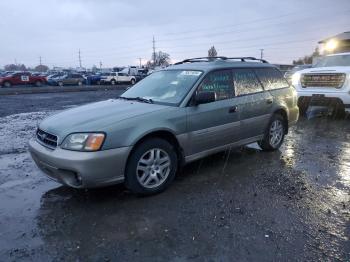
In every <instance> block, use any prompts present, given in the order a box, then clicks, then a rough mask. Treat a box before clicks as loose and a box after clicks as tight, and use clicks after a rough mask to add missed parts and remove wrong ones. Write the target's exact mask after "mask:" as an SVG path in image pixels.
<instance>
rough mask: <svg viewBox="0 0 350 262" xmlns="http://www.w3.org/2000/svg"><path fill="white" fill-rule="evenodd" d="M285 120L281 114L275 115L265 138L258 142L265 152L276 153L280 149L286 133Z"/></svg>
mask: <svg viewBox="0 0 350 262" xmlns="http://www.w3.org/2000/svg"><path fill="white" fill-rule="evenodd" d="M286 128H287V127H286V126H285V119H284V118H283V116H281V115H280V114H274V115H273V116H272V118H271V120H270V122H269V125H268V127H267V129H266V131H265V135H264V138H263V139H262V140H261V141H259V142H258V144H259V146H260V147H261V149H262V150H263V151H275V150H277V149H279V148H280V146H281V145H282V143H283V140H284V135H285V133H286Z"/></svg>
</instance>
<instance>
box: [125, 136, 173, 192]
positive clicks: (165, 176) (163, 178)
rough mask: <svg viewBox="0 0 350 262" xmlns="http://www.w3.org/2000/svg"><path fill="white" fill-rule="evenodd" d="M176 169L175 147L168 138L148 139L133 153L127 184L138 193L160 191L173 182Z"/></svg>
mask: <svg viewBox="0 0 350 262" xmlns="http://www.w3.org/2000/svg"><path fill="white" fill-rule="evenodd" d="M176 171H177V154H176V151H175V148H174V147H173V146H172V145H171V144H170V143H169V142H167V141H166V140H163V139H160V138H152V139H148V140H146V141H144V142H143V143H141V144H140V145H139V146H137V148H136V149H135V150H134V151H133V152H132V153H131V156H130V158H129V161H128V164H127V167H126V175H125V185H126V186H127V187H128V188H129V189H130V190H131V191H132V192H133V193H136V194H142V195H150V194H156V193H160V192H162V191H163V190H165V189H166V188H167V187H168V186H169V185H170V184H171V182H172V181H173V179H174V177H175V174H176Z"/></svg>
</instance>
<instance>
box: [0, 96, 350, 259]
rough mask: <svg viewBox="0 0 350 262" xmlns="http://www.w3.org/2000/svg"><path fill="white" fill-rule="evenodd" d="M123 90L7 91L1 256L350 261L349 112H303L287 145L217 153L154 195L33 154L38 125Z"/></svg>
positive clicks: (1, 134) (1, 129)
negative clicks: (67, 180) (56, 169)
mask: <svg viewBox="0 0 350 262" xmlns="http://www.w3.org/2000/svg"><path fill="white" fill-rule="evenodd" d="M119 94H120V91H116V90H113V91H100V92H84V93H64V94H37V95H20V96H3V97H0V105H1V108H0V144H1V147H0V261H28V260H29V261H61V260H63V261H127V260H128V261H130V260H131V261H164V260H168V261H184V260H194V261H235V260H238V261H281V260H282V261H285V260H292V261H294V260H297V261H305V260H309V261H311V260H312V261H349V260H350V240H349V238H350V120H349V119H347V120H334V119H330V118H326V117H321V118H314V119H310V120H306V119H301V120H300V121H299V123H298V124H297V125H296V126H295V127H293V128H292V129H291V130H290V133H289V135H288V136H287V137H286V141H285V144H284V145H283V147H282V148H281V150H280V151H278V152H272V153H265V152H261V151H260V150H259V149H258V147H257V146H256V145H254V144H253V145H250V146H248V147H243V148H239V149H235V150H231V151H226V152H222V153H219V154H215V155H213V156H211V157H207V158H205V159H202V160H199V161H197V162H194V163H192V164H190V165H188V166H186V167H185V168H184V170H183V172H182V173H181V174H179V175H178V176H177V178H176V179H175V181H174V183H173V185H172V186H171V187H170V188H169V189H168V190H167V191H165V192H164V193H162V194H159V195H156V196H152V197H137V196H135V195H133V194H131V193H130V192H128V191H127V190H126V189H125V188H124V187H123V186H122V185H118V186H113V187H108V188H102V189H94V190H74V189H70V188H67V187H63V186H60V185H59V184H57V183H55V182H52V181H50V180H49V179H48V178H46V177H45V176H44V175H43V174H42V173H41V172H40V171H39V170H38V168H37V167H36V166H35V165H34V163H33V161H32V160H31V158H30V156H29V154H28V152H27V141H28V139H29V138H30V137H31V136H32V135H33V132H34V130H35V128H36V124H37V122H39V121H40V120H41V119H42V118H43V117H45V116H46V115H49V114H52V113H54V112H56V111H57V110H62V109H65V108H69V107H72V106H75V105H79V104H83V103H87V102H91V101H97V100H103V99H107V98H113V97H115V96H118V95H119ZM101 171H103V169H102V168H101Z"/></svg>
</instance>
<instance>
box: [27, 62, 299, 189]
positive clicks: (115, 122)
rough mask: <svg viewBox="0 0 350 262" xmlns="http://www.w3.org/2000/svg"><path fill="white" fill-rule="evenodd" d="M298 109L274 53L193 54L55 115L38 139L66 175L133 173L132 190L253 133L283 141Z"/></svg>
mask: <svg viewBox="0 0 350 262" xmlns="http://www.w3.org/2000/svg"><path fill="white" fill-rule="evenodd" d="M298 116H299V110H298V107H297V94H296V91H295V90H294V88H293V87H292V86H290V85H289V84H288V82H287V81H286V80H285V79H284V78H283V76H282V74H281V72H280V71H279V70H278V69H277V68H276V67H275V66H273V65H271V64H269V63H267V62H266V61H265V60H260V59H255V58H252V57H239V58H227V57H215V58H206V57H205V58H193V59H187V60H184V61H182V62H180V63H177V64H175V65H173V66H170V67H168V68H167V69H164V70H162V71H158V72H155V73H153V74H151V75H150V76H148V77H146V78H145V79H143V80H142V81H140V82H139V83H137V84H136V85H134V86H133V87H131V88H130V89H128V90H127V91H126V92H125V93H123V94H122V95H121V96H120V97H118V98H115V99H111V100H107V101H102V102H97V103H92V104H88V105H84V106H80V107H76V108H74V109H69V110H66V111H63V112H60V113H58V114H55V115H53V116H50V117H48V118H46V119H45V120H44V121H42V122H41V123H40V125H39V126H38V129H37V132H36V137H35V139H33V140H31V141H30V142H29V148H30V152H31V155H32V157H33V159H34V161H35V162H36V164H37V165H38V167H39V168H40V169H41V170H42V171H44V172H45V173H46V174H47V175H48V176H49V177H50V178H52V179H54V180H56V181H57V182H59V183H62V184H65V185H68V186H71V187H75V188H90V187H100V186H107V185H111V184H116V183H121V182H124V183H125V185H126V186H127V187H128V188H129V189H130V190H131V191H132V192H135V193H138V194H154V193H158V192H161V191H162V190H164V189H165V188H167V187H168V186H169V185H170V184H171V182H172V181H173V179H174V177H175V175H176V172H177V171H178V170H179V167H180V166H182V165H184V164H186V163H189V162H191V161H195V160H197V159H200V158H203V157H206V156H208V155H210V154H213V153H216V152H219V151H223V150H226V149H227V148H230V147H238V146H242V145H246V144H250V143H253V142H258V144H259V146H260V147H261V148H262V150H264V151H273V150H277V149H278V148H279V147H280V146H281V144H282V143H283V139H284V136H285V135H286V134H287V133H288V128H289V127H290V125H291V124H293V123H295V122H296V121H297V120H298Z"/></svg>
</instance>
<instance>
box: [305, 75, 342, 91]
mask: <svg viewBox="0 0 350 262" xmlns="http://www.w3.org/2000/svg"><path fill="white" fill-rule="evenodd" d="M345 77H346V75H345V74H342V73H335V74H304V75H302V77H301V86H302V87H304V88H307V87H332V88H341V87H342V86H343V84H344V82H345Z"/></svg>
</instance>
